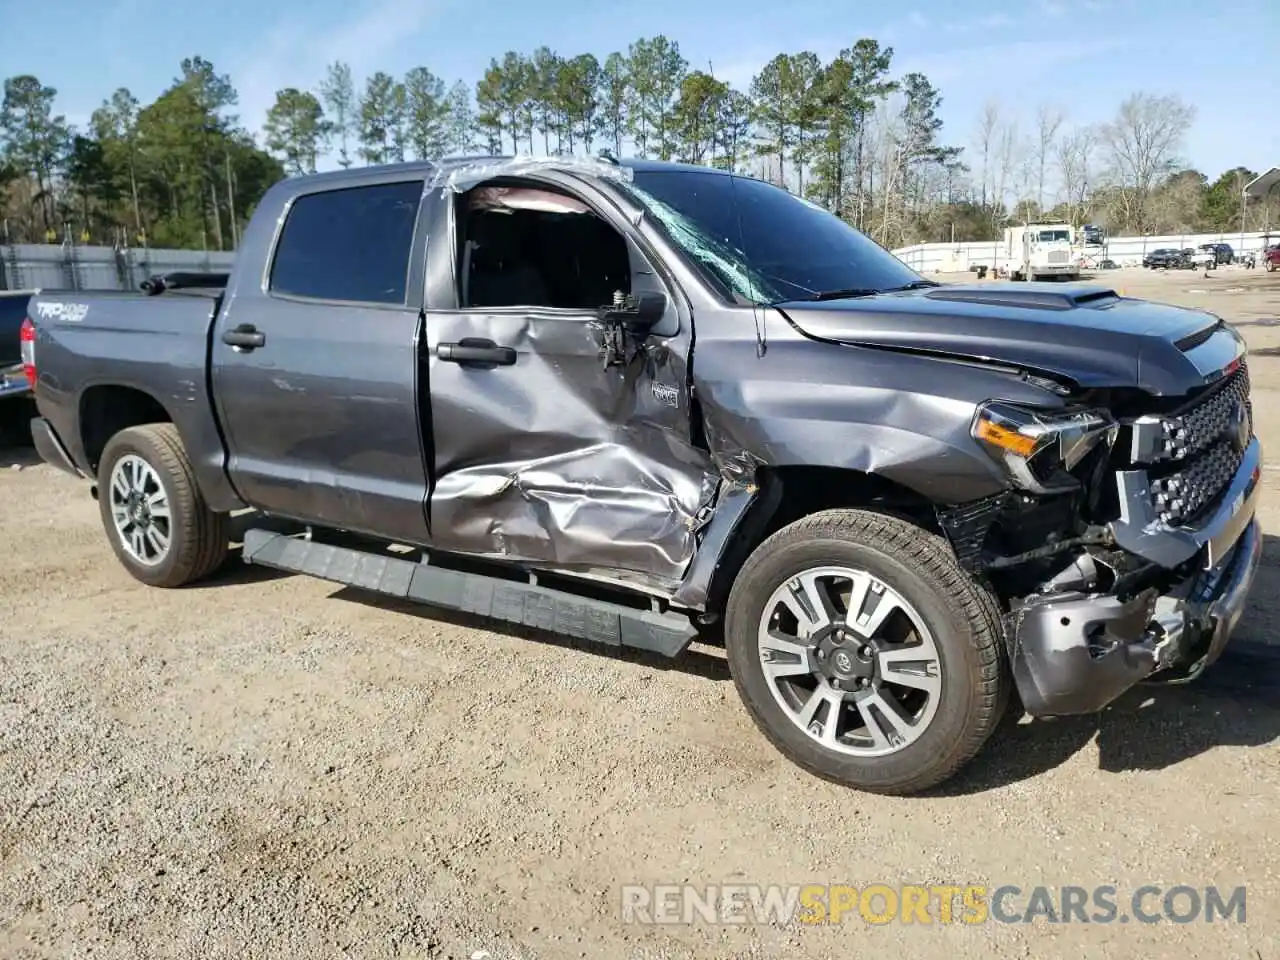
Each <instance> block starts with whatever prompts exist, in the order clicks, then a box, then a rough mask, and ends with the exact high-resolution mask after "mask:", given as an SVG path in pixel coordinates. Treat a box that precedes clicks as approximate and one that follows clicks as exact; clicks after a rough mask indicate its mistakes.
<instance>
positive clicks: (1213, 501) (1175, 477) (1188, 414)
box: [1150, 363, 1253, 526]
mask: <svg viewBox="0 0 1280 960" xmlns="http://www.w3.org/2000/svg"><path fill="white" fill-rule="evenodd" d="M1159 429H1160V442H1159V443H1157V444H1155V449H1154V450H1153V451H1152V454H1153V456H1152V460H1153V461H1154V465H1153V467H1152V470H1151V478H1152V479H1151V481H1150V488H1151V500H1152V503H1153V504H1154V506H1155V509H1156V515H1157V516H1158V517H1159V518H1160V519H1161V520H1162V521H1163V522H1165V523H1167V524H1170V525H1172V526H1183V525H1188V524H1195V523H1196V522H1197V521H1199V520H1200V519H1201V518H1202V517H1203V516H1204V515H1205V514H1206V513H1208V512H1209V511H1210V510H1211V509H1212V508H1214V507H1215V506H1216V505H1217V501H1218V499H1219V497H1220V496H1221V495H1222V491H1223V490H1224V489H1225V488H1226V487H1227V486H1228V485H1229V484H1230V483H1231V479H1232V478H1233V477H1234V476H1235V475H1236V471H1237V470H1239V469H1240V463H1241V461H1243V459H1244V452H1245V448H1246V447H1247V446H1248V444H1249V441H1250V440H1251V439H1252V438H1253V405H1252V403H1251V401H1250V398H1249V368H1248V367H1247V366H1246V365H1245V364H1243V363H1242V364H1241V365H1240V367H1239V369H1238V370H1236V371H1235V372H1234V373H1232V374H1231V375H1230V376H1229V377H1227V378H1226V380H1224V381H1223V382H1222V383H1220V384H1218V385H1217V386H1216V387H1214V388H1212V389H1211V390H1210V391H1208V392H1207V393H1205V394H1203V395H1201V396H1199V397H1196V398H1195V399H1194V400H1192V401H1191V402H1190V403H1188V404H1186V405H1185V406H1183V407H1180V408H1179V409H1177V410H1174V411H1173V412H1172V413H1170V414H1168V415H1167V416H1165V417H1163V418H1161V420H1160V423H1159Z"/></svg>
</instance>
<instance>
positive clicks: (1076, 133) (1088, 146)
mask: <svg viewBox="0 0 1280 960" xmlns="http://www.w3.org/2000/svg"><path fill="white" fill-rule="evenodd" d="M1097 147H1098V131H1097V128H1096V127H1080V128H1078V129H1076V130H1073V131H1071V133H1069V134H1067V135H1066V136H1065V137H1063V138H1062V139H1061V140H1060V141H1059V142H1058V149H1057V158H1058V179H1059V181H1060V186H1061V193H1060V194H1059V196H1060V197H1061V198H1062V203H1063V204H1064V205H1065V206H1066V208H1067V218H1068V219H1069V220H1070V221H1071V222H1072V223H1073V224H1074V225H1076V226H1079V225H1080V221H1081V220H1082V219H1083V218H1084V211H1085V207H1086V204H1087V200H1088V196H1089V187H1090V182H1091V181H1092V179H1093V173H1094V162H1095V154H1096V153H1097Z"/></svg>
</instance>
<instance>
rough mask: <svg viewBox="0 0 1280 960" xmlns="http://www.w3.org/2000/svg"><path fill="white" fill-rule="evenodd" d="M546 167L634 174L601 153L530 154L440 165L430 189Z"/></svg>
mask: <svg viewBox="0 0 1280 960" xmlns="http://www.w3.org/2000/svg"><path fill="white" fill-rule="evenodd" d="M543 170H563V171H565V172H567V173H581V174H583V175H585V176H589V177H601V178H603V179H606V180H621V181H624V182H626V183H630V182H631V180H632V178H633V177H634V174H633V173H632V170H631V168H630V167H624V166H621V165H619V164H617V163H613V162H612V161H609V160H602V159H600V158H598V157H573V156H570V157H555V156H551V157H535V156H533V155H532V154H528V155H524V156H518V157H506V158H497V157H495V158H493V159H486V160H476V161H473V162H469V163H462V164H459V165H458V166H455V167H444V168H441V167H437V168H436V173H435V176H434V177H432V179H431V182H430V184H428V189H430V190H434V189H436V188H437V187H438V188H440V189H441V190H452V191H453V192H454V193H465V192H466V191H467V190H470V189H471V188H472V187H474V186H476V184H479V183H484V181H486V180H492V179H494V178H495V177H519V176H525V175H528V174H535V173H539V172H541V171H543Z"/></svg>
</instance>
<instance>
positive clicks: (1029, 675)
mask: <svg viewBox="0 0 1280 960" xmlns="http://www.w3.org/2000/svg"><path fill="white" fill-rule="evenodd" d="M1242 459H1243V462H1242V463H1241V464H1240V466H1239V468H1238V470H1237V472H1236V475H1235V477H1234V479H1233V481H1232V483H1231V484H1230V485H1229V487H1228V489H1227V490H1226V491H1225V493H1224V495H1223V497H1222V498H1221V501H1220V506H1219V507H1218V509H1217V510H1216V511H1215V512H1214V514H1213V515H1212V516H1211V517H1210V518H1209V519H1208V520H1207V521H1206V522H1205V523H1204V524H1203V525H1201V526H1200V527H1198V528H1197V529H1195V530H1190V529H1186V528H1177V529H1174V528H1167V527H1165V528H1163V529H1162V528H1161V527H1160V526H1159V525H1158V524H1156V523H1155V522H1154V521H1153V519H1152V518H1151V517H1149V516H1147V515H1146V510H1145V509H1144V510H1138V509H1136V508H1137V507H1138V506H1139V505H1140V503H1141V501H1140V500H1139V498H1138V497H1137V496H1134V497H1133V499H1132V500H1131V501H1130V504H1129V506H1130V508H1131V512H1130V511H1126V512H1127V513H1128V516H1127V517H1126V519H1128V520H1138V521H1139V522H1140V523H1141V524H1142V527H1143V529H1142V530H1141V535H1140V536H1139V535H1137V531H1134V530H1133V529H1132V528H1130V531H1129V533H1130V535H1129V536H1127V537H1126V536H1125V535H1124V533H1123V532H1119V531H1118V534H1119V535H1118V536H1117V538H1116V539H1117V541H1118V543H1119V545H1120V546H1121V547H1122V548H1126V549H1129V550H1130V551H1131V552H1133V553H1136V554H1138V555H1140V556H1144V558H1145V559H1147V560H1149V561H1152V562H1156V563H1160V562H1161V561H1164V564H1163V565H1166V566H1169V567H1172V566H1174V565H1175V564H1176V563H1177V562H1178V561H1181V560H1184V559H1191V558H1193V557H1195V556H1196V555H1197V554H1199V555H1200V556H1202V557H1203V558H1204V560H1205V562H1204V567H1203V568H1201V569H1199V570H1197V571H1196V572H1195V573H1194V574H1192V575H1190V576H1188V577H1187V578H1186V579H1184V580H1183V581H1182V582H1180V583H1177V584H1175V585H1174V586H1173V587H1171V588H1169V589H1167V590H1166V591H1165V592H1163V593H1162V592H1160V591H1158V590H1156V589H1154V588H1152V589H1148V590H1145V591H1142V592H1140V593H1137V594H1136V595H1134V596H1131V597H1127V598H1125V599H1121V598H1119V597H1117V596H1115V595H1111V594H1096V593H1095V594H1085V593H1053V594H1048V595H1044V596H1036V597H1032V598H1029V599H1027V600H1026V601H1024V602H1023V603H1022V604H1021V605H1019V606H1018V607H1017V609H1016V610H1015V611H1014V612H1013V614H1011V619H1010V629H1009V638H1010V654H1011V656H1010V661H1011V664H1012V668H1013V676H1014V682H1015V683H1016V684H1017V688H1018V693H1019V696H1020V697H1021V698H1022V703H1023V706H1024V708H1025V709H1026V711H1027V712H1028V713H1030V714H1031V715H1032V716H1038V717H1046V716H1066V715H1073V714H1084V713H1094V712H1096V711H1098V710H1101V709H1102V708H1103V707H1105V706H1106V705H1107V704H1108V703H1110V702H1111V701H1113V700H1115V699H1116V698H1117V697H1118V696H1120V695H1121V694H1122V693H1124V692H1125V691H1126V690H1128V689H1130V688H1131V687H1133V686H1134V685H1136V684H1138V683H1140V682H1142V681H1144V680H1147V679H1151V680H1168V681H1170V682H1178V681H1183V682H1185V681H1188V680H1192V679H1195V678H1196V677H1197V676H1199V675H1200V673H1201V672H1202V671H1203V670H1204V669H1205V668H1206V667H1208V666H1209V665H1210V664H1212V663H1213V662H1214V661H1215V660H1216V659H1217V658H1218V656H1219V655H1220V654H1221V653H1222V650H1223V648H1224V647H1225V646H1226V644H1227V642H1228V640H1229V639H1230V637H1231V633H1232V631H1233V630H1234V629H1235V626H1236V624H1237V623H1238V622H1239V619H1240V616H1241V614H1242V613H1243V611H1244V606H1245V602H1246V600H1247V598H1248V594H1249V589H1250V587H1251V586H1252V584H1253V579H1254V576H1255V574H1256V572H1257V569H1258V564H1259V561H1260V560H1261V557H1262V530H1261V527H1260V525H1259V523H1258V521H1257V519H1256V517H1255V514H1256V510H1257V499H1258V496H1259V493H1260V491H1261V483H1260V463H1261V448H1260V446H1259V445H1258V442H1257V440H1256V439H1255V440H1254V441H1253V442H1252V443H1251V444H1250V445H1249V447H1248V449H1247V451H1246V454H1245V456H1244V457H1243V458H1242ZM1123 486H1124V483H1123V479H1122V489H1123ZM1170 561H1173V562H1172V563H1171V562H1170Z"/></svg>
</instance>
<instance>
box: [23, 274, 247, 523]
mask: <svg viewBox="0 0 1280 960" xmlns="http://www.w3.org/2000/svg"><path fill="white" fill-rule="evenodd" d="M220 303H221V291H219V290H216V289H215V290H192V291H182V292H174V293H166V294H164V295H162V296H145V295H142V294H133V293H101V292H95V293H82V292H69V291H68V292H62V293H53V292H50V293H42V294H39V295H37V296H35V297H33V298H32V300H31V307H30V314H31V318H32V321H33V322H34V323H35V326H36V336H37V340H36V368H37V370H38V371H39V386H38V392H39V400H40V409H41V413H42V414H43V415H44V417H46V418H47V419H48V421H49V423H50V426H51V427H52V428H53V431H54V432H55V433H56V435H57V438H58V439H59V440H60V441H61V442H62V444H63V445H64V446H65V447H66V450H67V452H68V453H69V454H70V456H71V459H72V461H73V462H74V463H75V465H76V467H78V468H79V469H80V470H81V471H83V472H84V473H86V474H87V475H89V476H93V475H94V474H95V473H96V471H97V466H98V458H99V457H100V455H101V453H102V449H103V447H104V446H105V444H106V442H107V440H108V439H109V438H110V437H111V435H112V434H113V433H115V432H116V431H117V430H119V429H121V428H122V427H125V426H131V425H133V424H137V423H145V422H149V421H155V420H168V421H171V422H172V423H173V424H174V425H175V426H176V427H177V428H178V431H179V433H180V434H181V435H182V439H183V443H184V445H185V446H186V449H187V451H188V453H189V455H190V456H191V460H192V463H193V465H194V466H195V470H196V480H197V482H198V483H199V485H200V488H201V490H202V491H203V492H204V495H205V497H206V499H207V500H208V501H209V503H210V505H211V506H212V507H214V509H218V510H230V509H235V508H237V507H239V506H241V504H240V502H239V500H238V498H237V497H236V496H235V492H234V490H233V489H232V487H231V484H230V482H229V480H228V479H227V475H226V473H225V470H224V465H225V461H226V455H225V450H224V447H223V442H222V438H221V435H220V432H219V429H218V424H217V421H216V419H215V416H214V412H213V406H212V404H211V402H210V392H209V369H208V358H209V337H210V335H211V331H212V326H213V319H214V317H215V316H216V313H217V310H218V308H219V305H220Z"/></svg>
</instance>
